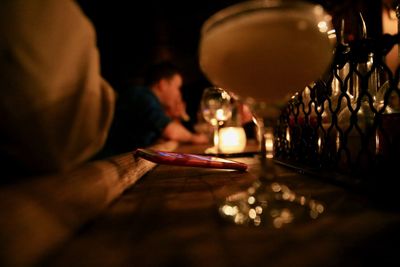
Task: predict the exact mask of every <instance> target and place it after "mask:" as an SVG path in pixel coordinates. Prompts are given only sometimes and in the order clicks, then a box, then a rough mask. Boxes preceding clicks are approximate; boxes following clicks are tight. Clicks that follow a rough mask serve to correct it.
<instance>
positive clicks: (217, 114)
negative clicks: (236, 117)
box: [215, 108, 226, 121]
mask: <svg viewBox="0 0 400 267" xmlns="http://www.w3.org/2000/svg"><path fill="white" fill-rule="evenodd" d="M215 118H216V119H217V120H218V121H224V120H225V119H226V116H225V112H224V110H223V109H221V108H219V109H217V110H216V111H215Z"/></svg>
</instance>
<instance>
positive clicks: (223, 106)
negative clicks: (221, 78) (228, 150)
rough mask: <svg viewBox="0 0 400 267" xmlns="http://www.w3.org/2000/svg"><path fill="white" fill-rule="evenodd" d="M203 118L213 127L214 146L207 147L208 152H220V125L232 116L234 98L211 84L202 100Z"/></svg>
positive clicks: (204, 92) (205, 90)
mask: <svg viewBox="0 0 400 267" xmlns="http://www.w3.org/2000/svg"><path fill="white" fill-rule="evenodd" d="M200 108H201V113H202V115H203V118H204V119H205V120H206V121H207V122H208V123H210V124H211V125H212V127H213V144H214V146H213V147H211V148H208V149H206V151H205V152H206V153H208V154H218V153H219V127H220V126H221V125H222V124H223V123H224V122H225V121H227V120H228V119H229V118H230V117H231V116H232V108H233V107H232V98H231V96H230V94H229V93H228V92H227V91H226V90H224V89H223V88H220V87H216V86H211V87H207V88H205V89H204V91H203V94H202V97H201V102H200Z"/></svg>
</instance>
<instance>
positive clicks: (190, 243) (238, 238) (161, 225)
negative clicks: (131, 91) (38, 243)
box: [39, 146, 400, 267]
mask: <svg viewBox="0 0 400 267" xmlns="http://www.w3.org/2000/svg"><path fill="white" fill-rule="evenodd" d="M178 151H181V152H191V153H199V152H202V151H204V147H201V146H197V147H194V146H181V147H180V148H179V149H178ZM234 160H238V161H242V162H245V163H247V164H248V165H249V169H248V171H247V172H237V171H230V170H215V169H202V168H192V167H176V166H167V165H157V166H156V167H155V168H154V169H152V170H151V171H149V172H148V173H147V174H146V175H144V176H143V177H142V178H141V179H140V180H139V181H137V182H136V183H135V184H134V185H132V186H130V187H129V188H128V189H127V190H125V191H124V192H123V193H122V195H121V196H119V197H118V198H116V199H115V200H114V201H113V202H112V203H111V204H110V205H109V206H108V207H107V208H105V209H104V210H103V211H102V212H100V213H99V214H98V215H97V216H95V217H94V218H93V219H91V220H89V221H88V222H86V223H84V224H83V225H82V226H81V227H80V228H79V229H78V230H77V231H76V233H75V234H73V235H72V236H70V237H69V238H67V239H66V240H65V241H64V242H63V243H62V244H61V245H59V246H58V247H57V249H55V250H52V253H51V254H50V255H48V256H47V257H46V258H45V259H43V260H41V262H40V263H39V266H66V267H67V266H68V267H70V266H75V267H77V266H97V267H102V266H105V267H106V266H107V267H108V266H115V267H118V266H121V267H122V266H171V267H172V266H175V267H179V266H187V267H191V266H196V267H197V266H199V267H200V266H202V267H211V266H221V267H222V266H224V267H225V266H226V267H227V266H229V267H232V266H366V265H367V264H368V266H370V265H371V264H372V266H396V265H397V266H399V263H400V256H399V255H398V253H399V252H400V241H399V240H400V230H399V226H400V212H399V211H398V210H393V209H389V208H385V206H384V205H375V203H373V202H371V201H370V200H369V199H368V196H366V195H363V194H359V193H355V192H352V191H351V190H349V189H346V188H342V187H339V186H336V185H333V184H329V183H326V182H323V181H321V180H318V179H316V178H315V177H309V176H306V175H302V174H300V173H298V172H295V171H293V170H292V169H288V168H286V167H284V166H280V165H276V166H275V170H276V173H277V176H278V177H277V180H278V181H279V182H281V183H285V184H287V185H288V186H289V187H290V188H291V189H292V190H293V191H295V192H297V193H299V194H302V195H304V196H307V197H310V196H311V197H312V198H314V199H317V200H318V201H320V203H322V204H323V206H324V211H323V212H322V214H320V216H319V217H318V218H317V219H310V220H306V221H300V222H297V223H295V222H294V223H290V224H287V225H284V226H283V227H282V228H279V229H277V228H274V227H271V226H270V225H268V224H267V225H264V224H261V225H259V226H243V225H236V224H234V223H232V222H231V221H229V220H227V219H225V218H223V217H222V216H221V215H220V212H219V208H220V206H221V204H222V203H223V201H224V200H225V199H226V197H227V196H229V195H231V194H234V193H237V192H240V191H242V190H244V189H246V188H248V187H249V186H250V185H252V184H253V183H254V182H255V181H258V174H259V171H260V164H259V160H258V158H256V157H243V158H235V159H234Z"/></svg>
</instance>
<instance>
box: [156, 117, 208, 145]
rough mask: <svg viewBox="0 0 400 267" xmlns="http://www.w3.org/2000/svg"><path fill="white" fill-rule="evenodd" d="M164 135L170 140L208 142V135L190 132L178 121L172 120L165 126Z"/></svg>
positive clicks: (195, 142)
mask: <svg viewBox="0 0 400 267" xmlns="http://www.w3.org/2000/svg"><path fill="white" fill-rule="evenodd" d="M162 136H163V137H164V138H166V139H168V140H174V141H179V142H185V143H194V144H206V143H208V138H207V136H205V135H203V134H196V133H192V132H190V131H189V130H187V129H186V128H185V127H184V126H183V125H182V124H181V123H180V122H178V121H171V122H170V123H169V124H168V125H167V126H166V127H165V129H164V131H163V133H162Z"/></svg>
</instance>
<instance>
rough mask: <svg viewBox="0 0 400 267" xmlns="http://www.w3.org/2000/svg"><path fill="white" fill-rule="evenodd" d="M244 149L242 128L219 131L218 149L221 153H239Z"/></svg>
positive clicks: (244, 141) (244, 142) (224, 128)
mask: <svg viewBox="0 0 400 267" xmlns="http://www.w3.org/2000/svg"><path fill="white" fill-rule="evenodd" d="M245 147H246V133H245V131H244V129H243V127H223V128H221V129H220V130H219V149H220V151H221V152H222V153H240V152H243V150H244V148H245Z"/></svg>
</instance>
